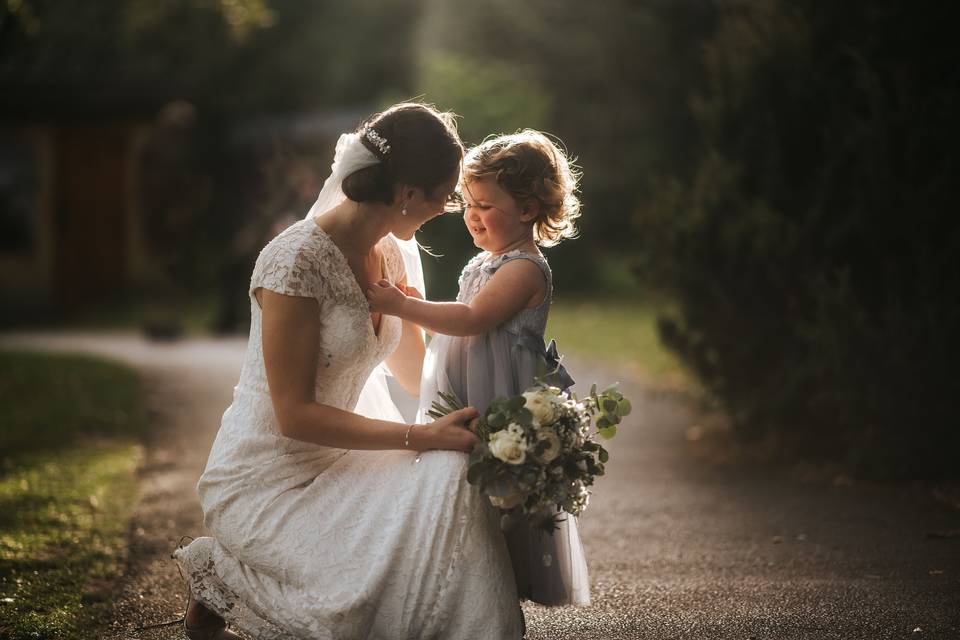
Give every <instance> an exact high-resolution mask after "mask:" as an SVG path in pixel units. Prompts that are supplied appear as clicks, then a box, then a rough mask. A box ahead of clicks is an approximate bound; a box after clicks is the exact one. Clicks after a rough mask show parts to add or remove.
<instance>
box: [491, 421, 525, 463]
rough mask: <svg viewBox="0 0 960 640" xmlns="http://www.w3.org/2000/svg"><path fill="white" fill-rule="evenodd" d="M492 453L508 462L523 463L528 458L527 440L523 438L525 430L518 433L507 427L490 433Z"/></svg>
mask: <svg viewBox="0 0 960 640" xmlns="http://www.w3.org/2000/svg"><path fill="white" fill-rule="evenodd" d="M510 426H511V427H512V426H514V425H510ZM490 453H492V454H493V457H495V458H497V459H498V460H503V461H504V462H506V463H507V464H523V463H524V461H526V459H527V441H526V440H524V438H523V430H522V429H521V430H520V433H519V434H517V433H516V431H514V430H512V429H510V428H507V429H504V430H503V431H497V432H494V433H492V434H490Z"/></svg>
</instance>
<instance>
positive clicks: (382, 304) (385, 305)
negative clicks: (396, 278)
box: [367, 280, 407, 316]
mask: <svg viewBox="0 0 960 640" xmlns="http://www.w3.org/2000/svg"><path fill="white" fill-rule="evenodd" d="M406 299H407V296H406V294H405V293H404V292H403V291H401V290H400V289H398V288H397V287H396V286H395V285H392V284H390V282H389V281H387V280H381V281H380V282H378V283H376V284H375V285H372V286H370V287H368V288H367V300H369V301H370V310H371V311H375V312H377V313H384V314H386V315H388V316H396V315H399V312H400V309H401V308H402V307H403V303H404V302H405V301H406Z"/></svg>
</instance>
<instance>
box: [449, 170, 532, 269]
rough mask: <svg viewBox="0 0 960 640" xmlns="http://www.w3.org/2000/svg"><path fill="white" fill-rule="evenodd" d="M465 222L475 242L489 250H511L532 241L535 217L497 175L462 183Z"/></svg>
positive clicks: (491, 251) (497, 251) (500, 251)
mask: <svg viewBox="0 0 960 640" xmlns="http://www.w3.org/2000/svg"><path fill="white" fill-rule="evenodd" d="M463 199H464V201H465V205H466V207H465V208H464V210H463V223H464V224H465V225H466V227H467V231H469V232H470V235H471V236H472V237H473V243H474V244H475V245H476V246H477V247H479V248H480V249H483V250H485V251H489V252H490V253H502V252H504V251H509V250H510V249H514V248H516V247H518V246H521V245H523V244H525V243H526V242H529V241H531V240H532V238H533V236H532V231H533V224H532V222H533V218H534V216H533V215H531V214H530V213H527V212H524V211H523V209H522V208H521V206H520V205H519V204H518V203H517V201H516V200H514V199H513V196H511V195H510V194H509V193H507V192H506V191H504V190H503V189H502V188H501V187H500V185H499V184H497V180H496V178H494V177H492V176H491V177H484V178H480V179H477V180H471V181H470V182H467V183H464V185H463Z"/></svg>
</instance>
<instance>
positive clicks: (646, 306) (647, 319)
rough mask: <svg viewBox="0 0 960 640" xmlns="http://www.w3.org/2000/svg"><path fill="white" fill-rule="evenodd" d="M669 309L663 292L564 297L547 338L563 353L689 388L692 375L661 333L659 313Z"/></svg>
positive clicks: (552, 313)
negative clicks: (659, 334)
mask: <svg viewBox="0 0 960 640" xmlns="http://www.w3.org/2000/svg"><path fill="white" fill-rule="evenodd" d="M670 311H671V306H670V303H669V301H668V300H666V299H664V298H663V297H661V296H641V295H637V296H632V297H613V296H596V297H590V298H572V299H571V298H568V299H564V298H562V297H560V298H558V299H557V300H555V301H554V303H553V305H552V306H551V308H550V320H549V322H548V324H547V338H548V339H549V338H555V339H556V340H557V345H558V347H559V348H560V352H561V353H568V352H569V353H570V354H571V355H576V356H580V357H583V358H588V359H591V360H593V361H595V362H608V363H610V364H613V365H614V366H616V367H618V368H622V369H625V370H627V371H629V372H631V373H632V374H634V375H636V376H637V377H638V378H640V379H641V380H642V381H643V382H644V383H646V384H649V385H652V386H654V387H665V388H677V387H687V386H689V385H691V384H693V383H692V380H693V378H692V376H690V375H689V374H688V373H687V372H686V371H685V370H684V368H683V366H682V365H681V364H680V361H679V360H678V359H677V358H676V357H675V356H674V355H673V354H672V353H671V352H670V351H669V350H667V348H666V347H664V346H663V345H662V344H661V343H660V340H659V338H658V337H657V316H658V315H659V314H661V313H670Z"/></svg>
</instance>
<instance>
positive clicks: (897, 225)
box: [636, 0, 960, 477]
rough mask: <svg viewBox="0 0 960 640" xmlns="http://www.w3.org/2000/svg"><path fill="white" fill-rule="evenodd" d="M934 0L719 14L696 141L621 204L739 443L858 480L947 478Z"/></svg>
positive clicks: (945, 31) (944, 48)
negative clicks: (647, 198) (682, 169)
mask: <svg viewBox="0 0 960 640" xmlns="http://www.w3.org/2000/svg"><path fill="white" fill-rule="evenodd" d="M946 13H952V14H956V13H957V11H956V9H954V8H953V7H951V8H949V9H945V8H942V9H941V10H940V11H939V13H938V12H933V11H928V10H923V9H921V8H910V7H909V6H908V3H905V2H896V1H893V0H886V1H883V2H851V3H833V4H823V3H815V2H801V1H788V0H768V1H764V2H749V3H747V2H740V3H737V2H734V3H728V4H724V5H722V6H720V7H719V9H718V15H717V24H716V30H715V33H714V34H713V36H712V37H711V39H709V40H708V42H707V44H706V46H705V48H704V71H705V77H706V82H707V85H706V87H707V88H706V89H705V90H704V91H703V93H702V94H701V95H698V96H696V97H695V98H694V99H693V100H692V102H691V104H692V109H693V111H694V113H695V115H696V118H697V121H698V122H699V124H700V128H701V153H700V159H699V162H698V163H697V167H696V170H695V171H694V172H693V174H692V175H691V176H689V177H674V178H666V179H663V180H661V181H660V183H659V184H658V186H657V196H656V198H655V199H654V200H653V201H652V203H650V204H649V206H645V207H642V208H641V209H640V211H639V212H638V214H637V217H636V219H637V225H638V230H639V231H640V236H641V238H642V239H643V240H642V242H643V247H642V249H643V260H642V263H641V266H640V268H641V271H642V273H643V275H644V277H645V278H648V279H651V280H653V281H655V282H658V283H659V284H665V285H667V286H669V287H670V288H672V289H673V290H674V291H675V292H676V294H677V296H678V297H679V302H680V304H681V309H682V311H681V314H680V318H679V319H673V320H667V319H664V320H662V321H661V334H662V336H663V338H664V339H665V340H666V342H667V343H668V344H669V345H670V346H672V347H673V348H674V349H675V350H676V351H678V352H679V353H680V354H681V355H682V356H683V357H684V358H685V359H686V360H687V361H688V363H689V364H690V365H691V366H692V367H693V368H694V369H695V370H696V371H697V372H698V373H699V374H700V375H701V377H702V378H703V380H704V382H705V384H706V385H707V387H708V388H710V389H712V390H713V391H714V392H715V393H716V395H717V396H718V397H719V398H720V399H722V400H723V402H724V403H725V404H726V406H727V407H728V409H729V411H730V414H731V417H732V418H733V420H734V423H735V425H736V431H737V432H738V433H739V434H740V435H742V436H744V437H747V438H765V439H773V440H774V441H776V442H779V443H780V444H781V445H782V446H783V447H784V448H785V449H787V448H789V449H790V450H792V451H800V452H801V453H803V454H815V455H824V454H826V455H829V456H832V457H837V458H843V459H845V460H846V461H848V462H852V463H854V464H856V465H857V466H858V467H859V468H860V470H861V471H863V472H865V473H868V474H871V475H882V476H887V477H890V476H913V477H943V476H946V475H949V474H951V473H954V474H955V473H956V470H957V467H956V466H955V465H954V464H953V463H954V461H955V459H956V456H957V453H958V452H960V436H958V432H957V430H956V429H955V428H954V426H953V421H954V417H953V413H954V412H953V411H952V410H951V409H952V408H951V407H950V406H949V405H950V403H951V401H952V399H953V398H955V397H957V395H958V392H960V377H958V376H957V375H956V373H955V371H954V367H955V363H956V359H957V357H958V355H960V350H958V348H957V347H958V338H957V331H956V328H957V327H958V326H960V286H958V273H960V272H958V270H957V268H956V257H957V256H958V255H960V224H958V222H957V216H956V214H955V210H956V202H957V199H958V195H960V194H958V186H957V182H956V179H955V178H956V175H957V171H958V163H957V160H958V159H957V149H958V148H960V127H958V125H957V105H958V104H960V88H958V87H960V85H958V83H957V72H956V69H957V68H958V64H957V63H958V60H957V54H956V53H954V51H953V50H952V48H951V44H950V43H951V40H952V34H951V32H950V30H951V28H952V27H951V26H950V25H952V24H954V21H953V19H951V18H956V15H953V16H947V15H945V14H946Z"/></svg>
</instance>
